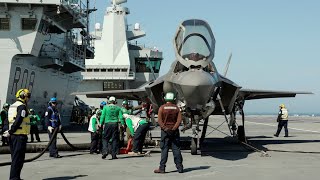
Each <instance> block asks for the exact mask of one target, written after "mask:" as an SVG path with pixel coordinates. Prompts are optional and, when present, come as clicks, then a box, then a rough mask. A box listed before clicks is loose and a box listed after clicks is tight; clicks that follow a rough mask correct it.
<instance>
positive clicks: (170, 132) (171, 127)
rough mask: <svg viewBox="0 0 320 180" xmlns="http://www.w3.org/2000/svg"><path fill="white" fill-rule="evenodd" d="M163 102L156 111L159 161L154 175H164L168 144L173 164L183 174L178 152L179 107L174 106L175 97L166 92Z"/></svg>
mask: <svg viewBox="0 0 320 180" xmlns="http://www.w3.org/2000/svg"><path fill="white" fill-rule="evenodd" d="M164 100H165V101H166V103H165V104H163V105H162V106H161V107H160V108H159V111H158V123H159V126H160V127H161V140H160V148H161V161H160V166H159V168H158V169H156V170H154V173H165V168H166V163H167V160H168V152H169V144H171V146H172V153H173V157H174V163H175V164H176V168H177V169H178V172H179V173H183V165H182V161H183V159H182V155H181V151H180V133H179V129H178V128H179V126H180V123H181V121H182V118H181V112H180V109H179V107H178V106H177V105H176V104H174V101H175V95H174V93H172V92H167V93H166V95H165V97H164Z"/></svg>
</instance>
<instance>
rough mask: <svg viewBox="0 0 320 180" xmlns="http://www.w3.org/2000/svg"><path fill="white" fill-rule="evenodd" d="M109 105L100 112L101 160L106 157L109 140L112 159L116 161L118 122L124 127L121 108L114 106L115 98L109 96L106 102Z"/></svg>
mask: <svg viewBox="0 0 320 180" xmlns="http://www.w3.org/2000/svg"><path fill="white" fill-rule="evenodd" d="M108 103H109V105H108V106H105V107H104V108H103V110H102V113H101V117H100V124H104V132H103V133H104V134H103V138H104V140H103V150H102V159H105V158H106V157H107V155H108V143H107V142H109V141H110V139H112V140H111V146H112V153H111V154H112V158H111V159H118V158H117V156H116V154H117V151H118V148H119V127H118V123H119V120H120V122H121V125H122V126H124V121H123V117H122V111H121V108H120V107H118V106H116V98H115V97H113V96H111V97H110V98H109V101H108Z"/></svg>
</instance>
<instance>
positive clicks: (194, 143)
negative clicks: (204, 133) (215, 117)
mask: <svg viewBox="0 0 320 180" xmlns="http://www.w3.org/2000/svg"><path fill="white" fill-rule="evenodd" d="M197 141H198V140H197V138H191V145H190V149H191V155H197V150H198V148H197V143H198V142H197Z"/></svg>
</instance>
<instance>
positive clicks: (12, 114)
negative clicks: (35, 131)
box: [8, 101, 30, 135]
mask: <svg viewBox="0 0 320 180" xmlns="http://www.w3.org/2000/svg"><path fill="white" fill-rule="evenodd" d="M21 105H24V104H23V103H22V102H20V101H17V102H15V103H14V104H12V105H11V106H10V108H9V111H8V119H9V129H11V126H12V124H13V123H14V122H15V120H16V117H17V113H18V107H19V106H21ZM13 134H17V135H21V134H23V135H28V134H30V118H29V117H28V116H27V115H26V117H24V118H23V120H22V123H21V125H20V128H18V129H17V130H16V132H14V133H13Z"/></svg>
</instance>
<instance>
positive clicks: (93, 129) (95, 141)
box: [88, 109, 101, 154]
mask: <svg viewBox="0 0 320 180" xmlns="http://www.w3.org/2000/svg"><path fill="white" fill-rule="evenodd" d="M100 115H101V110H100V109H96V111H95V113H94V114H93V115H92V116H91V118H90V122H89V127H88V131H89V132H90V133H91V146H90V154H93V153H97V154H98V153H99V147H100V146H99V145H100V137H99V136H100V134H99V126H100V122H99V118H100Z"/></svg>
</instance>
